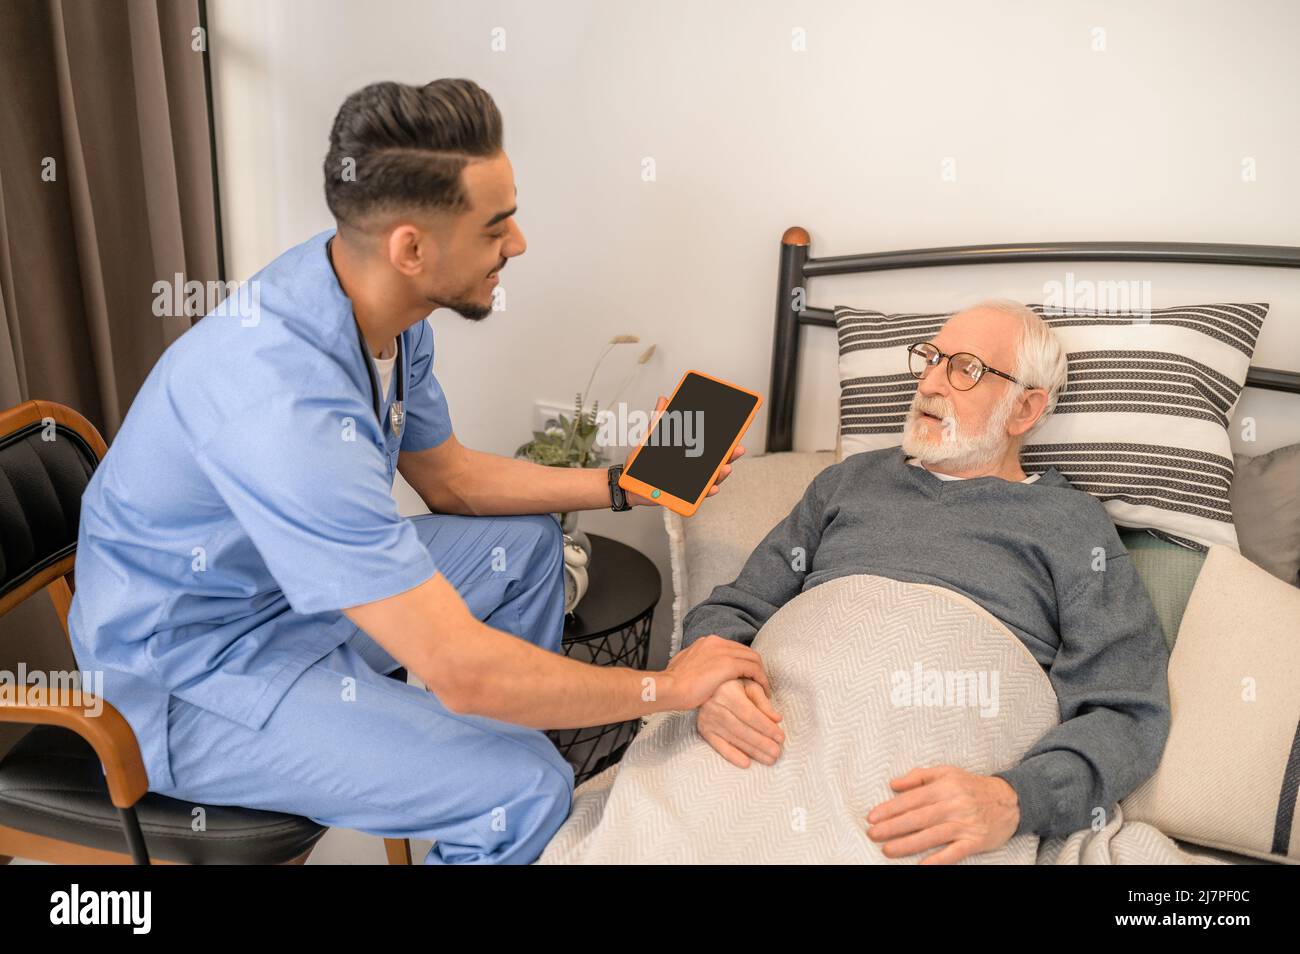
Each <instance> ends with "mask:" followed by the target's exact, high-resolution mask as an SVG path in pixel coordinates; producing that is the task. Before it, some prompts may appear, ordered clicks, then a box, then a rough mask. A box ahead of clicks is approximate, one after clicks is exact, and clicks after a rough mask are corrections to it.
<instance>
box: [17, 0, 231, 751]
mask: <svg viewBox="0 0 1300 954" xmlns="http://www.w3.org/2000/svg"><path fill="white" fill-rule="evenodd" d="M199 25H200V24H199V2H198V0H0V408H5V407H10V406H12V405H14V404H18V403H20V402H22V401H26V400H30V399H33V398H41V399H45V400H52V401H58V402H60V403H62V404H67V405H69V406H71V407H73V408H76V409H77V410H78V411H80V412H81V413H82V414H84V415H85V416H86V417H87V418H89V419H90V420H91V421H92V422H93V423H94V424H95V426H96V427H98V428H99V430H100V432H101V433H102V434H103V435H104V437H105V438H106V439H107V440H110V441H111V440H112V437H113V435H114V434H116V433H117V430H118V428H119V427H120V426H121V423H122V418H123V417H124V416H125V414H126V412H127V409H128V408H129V407H130V404H131V399H132V398H133V397H134V395H135V393H136V391H137V390H138V389H139V387H140V384H141V383H142V382H143V381H144V379H145V377H146V376H147V375H148V373H149V371H150V369H151V368H152V367H153V365H154V363H155V362H156V361H157V360H158V356H159V355H161V354H162V352H163V349H165V348H166V347H167V345H168V344H170V343H171V342H172V341H174V340H175V339H176V338H177V337H178V336H179V335H180V334H181V333H182V332H184V331H185V329H186V328H188V327H189V325H190V322H191V318H188V317H183V316H181V317H162V318H159V317H155V315H154V308H153V304H154V298H155V291H154V283H155V282H158V281H167V282H170V283H174V276H175V275H176V274H177V273H180V274H181V275H182V282H184V281H187V280H191V279H193V280H198V281H201V282H203V283H205V287H206V283H207V282H209V281H214V280H216V279H218V277H219V275H218V261H217V259H218V253H217V246H218V239H217V215H216V210H215V202H214V200H213V182H212V161H211V155H212V153H211V145H210V141H209V138H208V129H209V125H208V106H207V96H206V94H205V90H206V87H205V83H204V61H203V54H202V52H201V50H202V49H203V47H204V45H205V44H206V42H207V38H206V36H203V35H200V36H199V37H197V38H196V37H195V34H194V31H195V29H196V28H198V27H199ZM196 47H197V48H196ZM194 317H197V316H194ZM2 532H3V528H0V533H2ZM18 660H23V661H24V662H26V664H27V666H28V669H29V670H31V669H41V670H50V669H72V668H74V667H75V663H74V661H73V656H72V652H71V650H70V648H69V646H68V643H67V640H66V638H65V637H64V635H63V631H62V629H61V628H60V626H59V624H58V619H57V617H56V616H55V614H54V610H53V607H52V605H51V604H50V601H49V600H48V599H46V598H44V597H43V596H36V597H33V598H31V599H29V600H27V601H26V602H25V603H24V604H23V605H22V606H20V607H19V608H18V609H16V610H14V611H13V612H11V613H9V614H7V615H6V616H4V617H3V618H0V668H4V669H7V670H9V671H11V672H12V671H15V670H16V666H17V661H18ZM25 731H26V729H25V728H20V727H18V726H13V725H6V726H0V755H3V754H4V752H6V751H7V750H8V749H9V748H10V747H12V745H13V744H14V743H15V742H16V741H17V739H18V738H19V737H21V735H22V734H24V732H25Z"/></svg>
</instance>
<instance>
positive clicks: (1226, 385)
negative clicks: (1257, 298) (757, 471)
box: [835, 303, 1268, 550]
mask: <svg viewBox="0 0 1300 954" xmlns="http://www.w3.org/2000/svg"><path fill="white" fill-rule="evenodd" d="M1029 307H1030V308H1032V309H1033V310H1034V311H1035V312H1037V313H1038V314H1039V315H1041V316H1042V317H1043V319H1044V320H1045V321H1046V322H1047V323H1048V324H1049V325H1050V326H1051V328H1052V330H1053V331H1054V332H1055V333H1056V335H1057V337H1058V338H1059V339H1060V341H1061V343H1062V345H1063V346H1064V348H1065V351H1066V357H1067V361H1068V364H1069V379H1068V382H1067V384H1066V387H1065V389H1064V390H1063V391H1062V392H1061V396H1060V399H1059V401H1058V403H1057V407H1056V410H1055V411H1054V412H1053V414H1052V415H1051V416H1050V417H1049V418H1048V419H1047V420H1046V421H1044V422H1043V424H1042V426H1040V427H1039V428H1038V429H1037V430H1036V431H1034V432H1033V433H1031V434H1029V435H1028V436H1027V438H1026V441H1025V445H1024V447H1023V448H1022V451H1021V456H1020V463H1021V467H1022V468H1023V469H1024V470H1025V472H1026V473H1030V474H1033V473H1041V472H1043V471H1045V470H1047V469H1048V468H1049V467H1055V468H1056V469H1057V470H1058V471H1060V472H1061V474H1062V475H1063V476H1064V477H1065V478H1066V479H1067V480H1069V481H1070V483H1071V484H1073V485H1074V486H1075V487H1076V488H1078V489H1079V490H1084V491H1087V492H1088V493H1090V494H1092V495H1093V496H1095V497H1097V498H1098V499H1099V500H1101V501H1102V503H1103V504H1104V505H1105V507H1106V510H1107V512H1108V513H1109V514H1110V516H1111V519H1112V520H1113V521H1114V522H1115V523H1116V524H1118V525H1120V526H1125V527H1143V528H1150V529H1152V530H1154V531H1155V532H1156V533H1157V534H1158V535H1160V536H1162V537H1164V538H1165V539H1168V540H1172V541H1173V542H1175V543H1181V544H1184V545H1191V546H1195V547H1197V548H1198V549H1204V548H1205V547H1209V546H1214V545H1216V544H1218V545H1222V546H1227V547H1231V548H1232V549H1234V550H1236V549H1237V534H1236V530H1235V529H1234V528H1233V524H1232V506H1231V504H1230V502H1229V497H1228V491H1229V488H1230V487H1231V485H1232V476H1233V459H1232V445H1231V440H1230V438H1229V435H1228V422H1229V420H1230V419H1231V417H1232V412H1233V408H1235V407H1236V404H1237V398H1238V396H1239V395H1240V394H1241V389H1242V387H1243V386H1244V385H1245V381H1246V374H1247V372H1248V371H1249V369H1250V359H1251V356H1252V355H1253V354H1254V351H1255V342H1256V340H1257V338H1258V337H1259V330H1260V327H1261V326H1262V325H1263V322H1264V318H1265V316H1266V315H1267V314H1268V305H1267V304H1259V303H1257V304H1216V305H1180V306H1177V307H1174V308H1160V309H1154V310H1152V311H1151V312H1150V314H1149V317H1148V316H1147V315H1145V314H1142V315H1137V314H1122V313H1121V314H1109V313H1104V312H1083V311H1065V310H1061V309H1057V308H1047V307H1044V306H1043V305H1030V306H1029ZM949 314H950V313H943V314H895V315H888V314H884V313H882V312H879V311H866V310H862V309H855V308H848V307H843V306H841V307H839V308H836V309H835V322H836V326H837V328H838V332H839V347H840V369H839V370H840V442H841V451H840V455H839V457H838V459H840V460H842V459H843V458H844V457H847V456H849V455H850V454H856V453H859V452H861V451H867V450H876V449H878V448H881V447H892V446H895V445H897V444H900V443H902V430H903V420H904V418H905V416H906V414H907V409H908V407H909V405H910V404H911V401H912V397H913V395H914V394H915V393H916V379H915V378H913V377H912V376H911V374H910V373H908V370H907V346H908V345H909V344H914V343H915V342H918V341H926V340H928V339H930V338H933V337H934V336H935V335H936V334H937V333H938V331H939V329H940V327H942V325H943V323H944V321H946V320H947V318H948V317H949ZM1006 370H1008V371H1011V370H1012V369H1006Z"/></svg>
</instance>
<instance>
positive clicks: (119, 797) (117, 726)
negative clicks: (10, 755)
mask: <svg viewBox="0 0 1300 954" xmlns="http://www.w3.org/2000/svg"><path fill="white" fill-rule="evenodd" d="M74 699H75V700H77V702H76V704H74ZM96 706H103V709H102V711H100V713H99V715H97V716H90V715H87V714H86V710H87V709H91V708H94V707H96ZM0 722H19V723H22V722H25V723H29V724H31V725H55V726H60V727H61V728H64V729H70V730H71V731H73V732H75V733H77V735H79V736H81V737H82V738H83V739H85V740H86V742H88V743H89V744H90V747H91V748H93V749H94V750H95V754H96V755H97V756H99V761H100V764H102V765H103V766H104V775H105V777H106V779H107V782H108V793H109V796H110V797H111V798H112V800H113V804H114V805H116V806H117V807H118V808H130V807H131V806H132V805H134V804H135V803H136V802H138V801H139V800H140V799H141V798H142V797H143V796H144V794H145V792H147V791H149V776H148V773H146V772H145V770H144V759H143V758H142V757H141V756H140V745H139V743H138V742H137V741H136V738H135V732H134V731H133V730H132V729H131V724H130V723H129V722H127V721H126V719H125V718H123V717H122V713H120V712H118V711H117V709H115V708H114V707H113V705H112V704H111V703H110V702H109V701H108V700H107V699H99V698H97V697H96V696H94V695H92V694H90V693H87V692H80V691H79V690H78V691H76V694H75V696H74V693H73V690H70V689H68V688H65V687H60V688H58V689H55V690H51V689H49V688H45V687H33V686H23V685H17V684H0Z"/></svg>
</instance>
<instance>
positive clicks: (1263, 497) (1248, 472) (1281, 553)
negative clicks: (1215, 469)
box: [1232, 444, 1300, 586]
mask: <svg viewBox="0 0 1300 954" xmlns="http://www.w3.org/2000/svg"><path fill="white" fill-rule="evenodd" d="M1236 465H1237V475H1236V477H1234V478H1233V481H1232V516H1233V522H1234V523H1235V524H1236V525H1237V539H1238V540H1239V541H1240V543H1241V554H1242V556H1244V557H1247V558H1248V559H1250V560H1253V561H1254V562H1255V563H1258V564H1259V565H1260V566H1262V567H1263V568H1264V569H1266V570H1268V572H1270V573H1272V574H1273V575H1274V576H1276V577H1277V578H1278V579H1279V580H1282V581H1284V582H1286V583H1290V584H1291V585H1292V586H1300V444H1291V445H1290V446H1289V447H1279V448H1278V449H1277V450H1275V451H1272V452H1270V453H1268V454H1260V455H1259V456H1258V457H1246V456H1243V455H1240V454H1238V455H1237V456H1236Z"/></svg>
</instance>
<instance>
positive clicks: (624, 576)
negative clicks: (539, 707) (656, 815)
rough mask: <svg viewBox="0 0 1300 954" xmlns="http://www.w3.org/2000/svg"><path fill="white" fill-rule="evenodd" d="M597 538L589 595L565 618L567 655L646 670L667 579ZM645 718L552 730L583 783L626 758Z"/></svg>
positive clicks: (628, 551)
mask: <svg viewBox="0 0 1300 954" xmlns="http://www.w3.org/2000/svg"><path fill="white" fill-rule="evenodd" d="M587 536H588V538H589V539H590V540H591V564H590V576H589V578H588V583H587V593H586V595H585V596H584V597H583V598H582V601H581V602H580V603H578V606H577V609H575V610H574V612H573V613H571V614H569V615H568V616H566V617H565V621H564V636H563V638H562V643H561V645H562V648H563V650H564V655H566V656H569V657H570V658H573V659H578V660H581V661H582V662H586V663H593V664H595V665H597V666H627V667H628V668H631V669H645V668H646V666H647V665H648V664H649V660H650V624H651V622H652V621H653V619H654V611H655V604H656V603H658V602H659V596H660V594H661V592H662V583H661V580H660V578H659V570H658V569H657V568H656V567H655V565H654V563H652V562H651V561H650V559H649V558H648V557H647V556H645V554H643V553H641V552H640V551H639V550H635V549H633V548H632V547H630V546H628V545H627V544H625V543H619V542H618V541H617V540H611V539H610V538H609V537H602V536H598V535H596V534H594V533H591V534H588V535H587ZM640 729H641V720H640V718H636V719H629V720H628V721H626V722H614V723H611V724H609V725H601V726H590V727H587V728H582V729H552V730H550V731H548V732H547V733H546V734H547V736H548V737H549V738H550V739H551V741H552V742H553V743H555V747H556V748H557V749H559V750H560V753H561V754H562V755H563V756H564V757H565V759H566V760H567V761H568V763H569V764H570V765H572V766H573V781H574V784H575V785H580V784H582V783H583V782H585V781H586V780H587V779H589V778H591V777H592V776H593V775H596V774H598V773H600V772H602V771H604V770H605V769H607V768H608V767H609V766H611V765H613V764H614V763H615V762H617V761H618V760H619V759H621V758H622V757H623V752H624V751H625V750H626V749H627V747H628V744H629V743H630V742H631V741H632V737H633V736H635V735H636V734H637V732H638V731H640Z"/></svg>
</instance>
